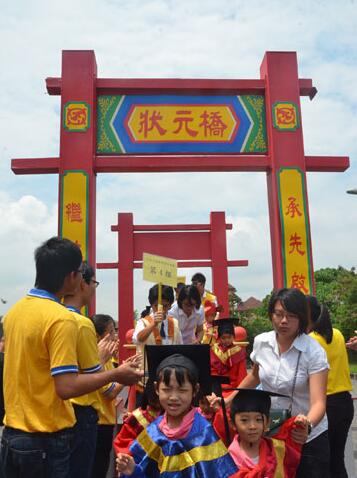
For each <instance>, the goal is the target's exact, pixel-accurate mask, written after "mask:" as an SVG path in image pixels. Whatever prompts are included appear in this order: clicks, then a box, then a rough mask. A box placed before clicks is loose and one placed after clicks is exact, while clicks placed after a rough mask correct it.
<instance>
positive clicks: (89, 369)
mask: <svg viewBox="0 0 357 478" xmlns="http://www.w3.org/2000/svg"><path fill="white" fill-rule="evenodd" d="M68 309H69V310H71V311H72V314H73V316H74V317H75V319H76V321H77V324H78V341H77V358H78V368H79V373H95V372H100V371H101V370H102V366H101V364H100V360H99V354H98V344H97V336H96V333H95V328H94V324H93V322H92V321H91V320H90V319H88V318H87V317H85V316H84V315H81V314H80V313H79V312H75V311H74V308H72V307H68ZM107 389H108V386H106V387H104V391H106V390H107ZM71 402H72V403H73V404H76V405H81V406H91V407H93V408H95V409H96V410H97V412H99V411H100V410H101V400H100V390H95V391H94V392H90V393H87V394H86V395H81V396H80V397H75V398H72V399H71Z"/></svg>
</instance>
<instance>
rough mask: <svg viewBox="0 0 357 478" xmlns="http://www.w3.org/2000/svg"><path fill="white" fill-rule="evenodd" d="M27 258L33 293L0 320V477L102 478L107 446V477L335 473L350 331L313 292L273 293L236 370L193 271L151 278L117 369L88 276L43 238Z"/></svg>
mask: <svg viewBox="0 0 357 478" xmlns="http://www.w3.org/2000/svg"><path fill="white" fill-rule="evenodd" d="M35 264H36V279H35V286H34V288H32V289H30V291H29V292H28V294H27V295H26V296H25V297H24V298H23V299H21V300H20V301H19V302H18V303H16V304H15V305H14V306H13V307H12V308H11V309H10V310H9V311H8V312H7V314H6V315H5V317H4V319H3V323H1V324H0V325H1V327H3V331H4V338H5V340H4V341H2V345H1V346H2V347H5V350H6V352H5V354H1V356H0V359H1V362H0V364H3V367H4V372H3V391H4V407H3V408H4V411H5V417H4V430H3V435H2V440H1V466H0V478H1V476H4V477H6V478H13V477H14V478H15V477H21V478H22V477H23V478H32V477H36V478H37V477H49V478H65V477H69V478H72V477H73V478H74V477H75V478H87V477H88V478H101V477H106V476H107V473H108V469H110V462H111V460H110V457H111V456H112V454H113V450H114V454H113V455H114V459H113V460H112V461H115V469H114V471H113V475H112V476H121V477H127V476H131V477H133V478H146V477H147V478H149V477H150V478H151V477H153V478H155V477H166V476H167V477H169V476H170V477H172V478H179V477H182V478H193V477H201V478H208V477H209V476H210V475H215V476H218V477H220V478H228V477H232V478H270V477H271V478H273V477H286V478H294V477H295V476H296V477H297V478H305V477H306V478H307V477H308V478H320V477H321V478H326V477H330V478H340V477H341V478H342V477H347V472H346V469H345V465H344V448H345V443H346V439H347V434H348V430H349V427H350V425H351V422H352V419H353V402H352V398H351V393H350V392H351V390H352V384H351V380H350V375H349V368H348V358H347V351H346V346H347V347H349V348H352V349H354V348H355V349H357V337H353V338H351V339H350V341H349V342H348V343H347V344H345V342H344V339H343V336H342V334H341V333H340V332H339V331H338V330H337V329H335V328H333V327H332V324H331V319H330V316H329V313H328V310H327V308H326V307H325V306H324V305H322V304H320V303H319V302H318V301H317V299H316V298H315V297H313V296H305V295H304V294H303V293H302V292H301V291H300V290H298V289H280V290H277V291H274V292H273V294H272V296H271V298H270V302H269V306H268V315H269V318H270V321H271V324H272V330H271V331H267V332H264V333H262V334H260V335H258V336H256V337H255V338H254V343H253V351H252V353H251V355H250V359H251V365H252V366H251V368H250V369H249V370H248V371H247V368H246V367H247V356H246V349H245V345H246V344H242V343H237V342H236V337H235V326H236V325H237V324H238V321H237V319H236V318H232V317H228V316H227V315H228V314H227V312H226V311H224V310H222V307H221V306H220V305H219V304H218V303H217V298H216V297H215V295H214V294H213V293H212V292H209V291H207V290H206V287H205V285H206V278H205V276H204V275H203V274H202V273H196V274H194V275H193V277H192V279H191V284H189V285H186V284H183V283H181V284H177V288H176V289H175V291H174V290H173V288H171V287H168V286H165V285H162V286H161V285H158V284H157V285H154V286H153V287H151V288H150V290H149V293H148V302H149V305H148V306H147V307H146V308H145V310H143V312H142V314H141V317H140V318H139V319H138V320H137V322H136V326H135V329H134V332H133V336H132V341H133V343H134V344H135V345H136V353H135V354H134V355H133V356H131V357H129V358H128V359H126V360H124V361H122V362H121V363H119V360H118V341H117V333H116V323H115V321H114V319H113V318H112V317H111V316H109V315H106V314H96V315H94V316H92V317H91V318H88V317H86V312H85V310H86V307H87V306H88V305H89V304H90V303H91V300H92V298H93V295H94V294H95V290H96V288H97V286H98V285H99V283H98V281H97V280H96V278H95V270H94V269H93V267H91V265H90V264H88V263H87V262H86V261H83V260H82V255H81V252H80V249H79V248H78V247H77V245H76V244H74V243H73V242H71V241H69V240H67V239H61V238H57V237H53V238H51V239H49V240H48V241H46V242H44V243H43V244H42V245H41V246H40V247H38V249H36V251H35ZM175 293H176V295H175ZM119 326H120V321H119ZM4 344H5V345H4ZM0 352H1V350H0ZM4 358H5V359H4ZM128 387H130V390H131V393H132V392H133V391H134V390H135V397H136V407H133V408H134V409H133V410H130V411H127V410H125V407H126V405H127V398H126V397H127V395H128ZM118 410H119V411H120V414H121V415H122V414H123V413H124V420H123V421H122V423H120V424H118V414H119V413H118Z"/></svg>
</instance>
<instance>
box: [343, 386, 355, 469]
mask: <svg viewBox="0 0 357 478" xmlns="http://www.w3.org/2000/svg"><path fill="white" fill-rule="evenodd" d="M352 383H353V392H352V396H353V397H354V398H356V400H354V406H355V416H354V418H353V422H352V426H351V428H350V434H349V437H348V438H349V439H348V440H347V445H346V450H345V463H346V468H347V471H348V477H349V478H356V477H357V378H355V379H354V380H352Z"/></svg>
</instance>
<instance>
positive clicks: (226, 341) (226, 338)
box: [219, 334, 234, 347]
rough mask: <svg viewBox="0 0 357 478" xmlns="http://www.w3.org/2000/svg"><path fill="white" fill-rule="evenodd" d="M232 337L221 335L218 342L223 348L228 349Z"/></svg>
mask: <svg viewBox="0 0 357 478" xmlns="http://www.w3.org/2000/svg"><path fill="white" fill-rule="evenodd" d="M233 340H234V337H233V335H232V334H222V335H221V336H220V338H219V341H220V342H221V344H222V345H223V347H229V346H230V345H232V344H233Z"/></svg>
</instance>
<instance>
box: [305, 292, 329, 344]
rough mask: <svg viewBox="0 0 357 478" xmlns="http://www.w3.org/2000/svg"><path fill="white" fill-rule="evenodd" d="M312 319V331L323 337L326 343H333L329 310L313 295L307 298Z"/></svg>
mask: <svg viewBox="0 0 357 478" xmlns="http://www.w3.org/2000/svg"><path fill="white" fill-rule="evenodd" d="M306 299H307V303H308V307H309V313H310V319H311V324H312V331H313V332H316V333H317V334H319V335H321V336H322V337H323V338H324V339H325V340H326V343H328V344H330V343H331V342H332V334H333V330H332V323H331V318H330V313H329V311H328V308H327V307H326V306H325V305H324V304H320V303H319V302H318V300H317V299H316V297H314V296H312V295H308V296H306Z"/></svg>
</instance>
